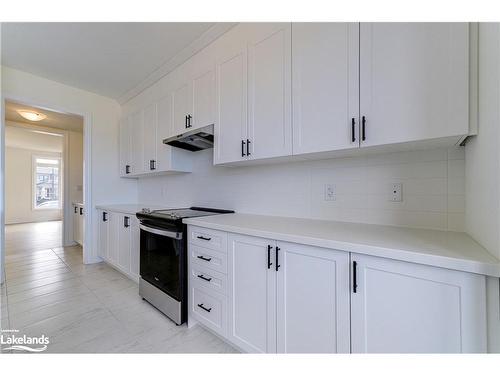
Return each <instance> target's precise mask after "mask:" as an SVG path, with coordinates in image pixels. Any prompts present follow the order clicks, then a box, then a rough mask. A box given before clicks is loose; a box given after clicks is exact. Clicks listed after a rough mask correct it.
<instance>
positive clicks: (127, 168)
mask: <svg viewBox="0 0 500 375" xmlns="http://www.w3.org/2000/svg"><path fill="white" fill-rule="evenodd" d="M129 173H130V165H126V166H125V174H129Z"/></svg>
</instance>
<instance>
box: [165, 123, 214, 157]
mask: <svg viewBox="0 0 500 375" xmlns="http://www.w3.org/2000/svg"><path fill="white" fill-rule="evenodd" d="M163 143H165V144H166V145H169V146H172V147H177V148H182V149H184V150H189V151H200V150H205V149H207V148H212V147H214V126H213V125H208V126H205V127H203V128H200V129H194V130H190V131H188V132H186V133H182V134H179V135H174V136H173V137H169V138H165V139H164V140H163Z"/></svg>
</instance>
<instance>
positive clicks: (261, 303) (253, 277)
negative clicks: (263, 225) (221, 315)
mask: <svg viewBox="0 0 500 375" xmlns="http://www.w3.org/2000/svg"><path fill="white" fill-rule="evenodd" d="M273 242H274V241H272V240H267V239H263V238H257V237H250V236H243V235H236V234H230V235H229V236H228V247H229V252H228V263H229V280H231V281H230V285H229V299H230V301H231V302H230V304H229V333H228V336H229V340H230V341H232V342H234V343H235V344H236V345H238V346H239V347H240V348H242V349H244V350H245V351H248V352H254V353H273V352H276V272H275V270H274V268H273V267H271V266H269V267H268V246H270V245H271V244H272V243H273Z"/></svg>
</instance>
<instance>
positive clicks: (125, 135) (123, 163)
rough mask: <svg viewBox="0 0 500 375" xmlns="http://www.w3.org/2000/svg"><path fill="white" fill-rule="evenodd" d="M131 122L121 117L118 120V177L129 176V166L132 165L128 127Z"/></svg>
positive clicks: (127, 118)
mask: <svg viewBox="0 0 500 375" xmlns="http://www.w3.org/2000/svg"><path fill="white" fill-rule="evenodd" d="M131 123H132V121H131V120H130V118H129V117H122V118H121V119H120V123H119V124H120V129H119V133H120V141H119V149H120V150H119V152H120V160H119V166H120V176H121V177H127V176H128V175H129V174H130V164H131V163H132V161H131V157H132V147H131V144H130V142H131V135H130V125H131Z"/></svg>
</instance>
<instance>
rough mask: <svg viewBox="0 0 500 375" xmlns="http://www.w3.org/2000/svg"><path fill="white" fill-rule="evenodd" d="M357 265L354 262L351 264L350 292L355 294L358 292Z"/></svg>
mask: <svg viewBox="0 0 500 375" xmlns="http://www.w3.org/2000/svg"><path fill="white" fill-rule="evenodd" d="M357 274H358V263H357V262H356V261H353V262H352V292H353V293H356V292H357V291H358V275H357Z"/></svg>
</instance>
